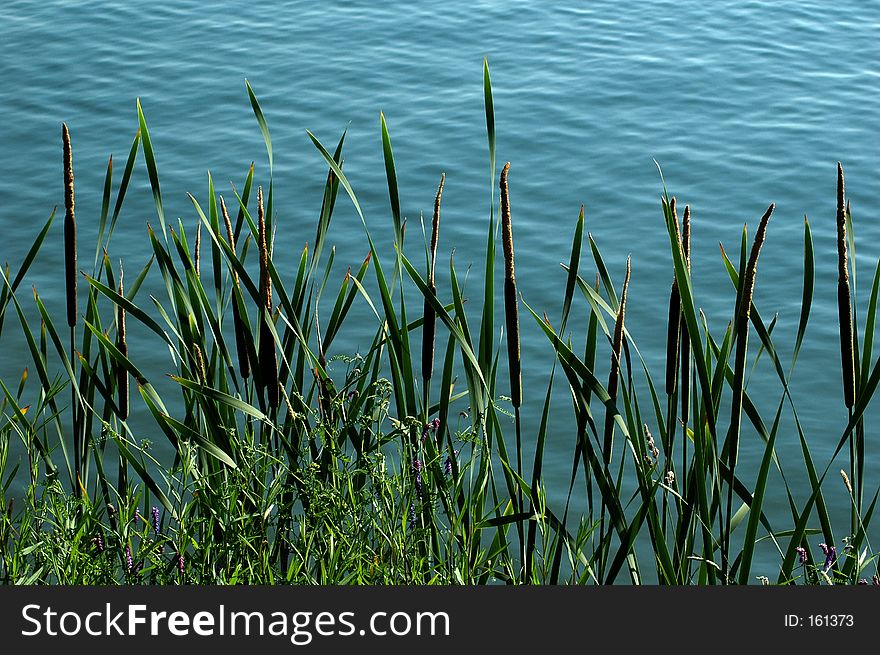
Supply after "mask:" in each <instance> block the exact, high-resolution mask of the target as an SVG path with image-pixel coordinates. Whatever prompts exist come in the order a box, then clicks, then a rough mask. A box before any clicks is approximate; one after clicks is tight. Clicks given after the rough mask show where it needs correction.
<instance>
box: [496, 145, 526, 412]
mask: <svg viewBox="0 0 880 655" xmlns="http://www.w3.org/2000/svg"><path fill="white" fill-rule="evenodd" d="M509 171H510V162H507V163H506V164H505V165H504V169H503V170H502V171H501V184H500V186H501V241H502V246H503V247H504V317H505V321H506V325H507V359H508V365H509V367H510V399H511V402H512V404H513V406H514V407H520V406H521V405H522V369H521V365H520V350H519V307H518V303H517V298H516V277H515V276H514V273H513V232H512V230H511V227H510V197H509V195H508V188H507V174H508V172H509Z"/></svg>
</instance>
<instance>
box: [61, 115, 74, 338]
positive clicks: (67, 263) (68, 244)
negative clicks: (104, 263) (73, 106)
mask: <svg viewBox="0 0 880 655" xmlns="http://www.w3.org/2000/svg"><path fill="white" fill-rule="evenodd" d="M61 140H62V143H63V146H64V279H65V282H66V285H67V325H69V326H70V327H74V326H75V325H76V314H77V311H76V217H75V216H74V213H73V154H72V152H71V148H70V133H69V132H68V130H67V123H62V124H61Z"/></svg>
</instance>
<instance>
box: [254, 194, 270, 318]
mask: <svg viewBox="0 0 880 655" xmlns="http://www.w3.org/2000/svg"><path fill="white" fill-rule="evenodd" d="M257 227H258V232H259V235H258V236H259V239H260V300H261V302H262V303H263V307H265V309H266V311H269V312H271V311H272V278H271V276H270V275H269V245H268V244H269V236H268V235H267V234H266V216H265V213H264V212H263V187H262V186H261V187H258V188H257Z"/></svg>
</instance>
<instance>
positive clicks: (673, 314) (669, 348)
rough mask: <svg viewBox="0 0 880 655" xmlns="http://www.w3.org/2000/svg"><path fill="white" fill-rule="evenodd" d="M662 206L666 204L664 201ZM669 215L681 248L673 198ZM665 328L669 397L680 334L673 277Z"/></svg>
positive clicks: (678, 305) (678, 310) (672, 391)
mask: <svg viewBox="0 0 880 655" xmlns="http://www.w3.org/2000/svg"><path fill="white" fill-rule="evenodd" d="M663 204H664V205H665V204H666V201H665V199H664V200H663ZM669 213H670V214H671V215H672V220H673V222H674V223H675V236H676V239H677V240H678V245H679V248H681V229H680V228H679V225H678V212H677V211H676V209H675V197H673V198H672V199H671V200H670V201H669ZM666 327H667V332H666V395H668V396H671V395H672V394H673V393H674V392H675V378H676V375H677V373H678V352H679V351H678V345H679V334H680V332H681V295H680V294H679V291H678V281H677V280H676V278H675V275H673V277H672V290H671V291H670V293H669V320H668V322H667V324H666Z"/></svg>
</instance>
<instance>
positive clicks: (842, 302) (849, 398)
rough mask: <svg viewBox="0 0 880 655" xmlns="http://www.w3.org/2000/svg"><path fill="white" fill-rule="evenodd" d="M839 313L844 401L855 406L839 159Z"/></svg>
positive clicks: (850, 309)
mask: <svg viewBox="0 0 880 655" xmlns="http://www.w3.org/2000/svg"><path fill="white" fill-rule="evenodd" d="M837 314H838V320H839V322H840V362H841V366H842V368H843V402H844V404H846V407H847V409H852V406H853V403H854V401H855V389H856V383H855V359H854V356H853V324H852V294H851V290H850V285H849V261H848V256H847V252H846V201H845V192H844V182H843V166H842V165H841V164H840V162H837Z"/></svg>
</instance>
